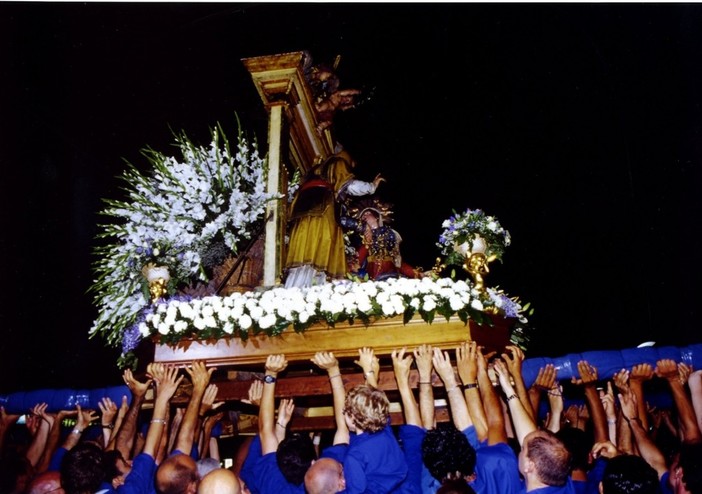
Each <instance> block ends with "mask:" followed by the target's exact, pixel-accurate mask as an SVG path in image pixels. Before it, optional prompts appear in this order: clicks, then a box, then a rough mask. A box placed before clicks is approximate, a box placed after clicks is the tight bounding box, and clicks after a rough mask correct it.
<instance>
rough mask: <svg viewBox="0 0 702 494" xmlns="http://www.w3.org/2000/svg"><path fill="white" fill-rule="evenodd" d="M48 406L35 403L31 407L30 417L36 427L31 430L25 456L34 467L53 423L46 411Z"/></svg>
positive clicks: (44, 446) (39, 458)
mask: <svg viewBox="0 0 702 494" xmlns="http://www.w3.org/2000/svg"><path fill="white" fill-rule="evenodd" d="M48 406H49V405H48V403H37V404H36V405H34V407H32V417H33V419H34V420H35V421H36V427H35V428H34V430H33V432H32V441H31V443H30V444H29V448H28V449H27V453H26V457H27V459H28V460H29V462H30V463H31V464H32V466H33V467H34V468H36V467H37V464H38V463H39V461H40V460H41V458H42V456H43V455H44V451H45V450H46V443H47V440H48V439H49V431H50V430H51V427H52V426H53V425H54V418H53V417H52V416H50V415H49V414H47V413H46V409H47V408H48Z"/></svg>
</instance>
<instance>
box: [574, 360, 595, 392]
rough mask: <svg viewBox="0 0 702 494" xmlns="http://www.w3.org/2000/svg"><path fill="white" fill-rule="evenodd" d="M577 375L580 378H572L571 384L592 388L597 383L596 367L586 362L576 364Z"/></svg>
mask: <svg viewBox="0 0 702 494" xmlns="http://www.w3.org/2000/svg"><path fill="white" fill-rule="evenodd" d="M578 373H579V374H580V378H577V377H575V376H573V377H572V378H571V382H572V383H573V384H577V385H582V386H586V387H587V386H594V385H595V383H596V382H597V367H595V366H594V365H591V364H590V363H589V362H588V361H587V360H581V361H580V362H578Z"/></svg>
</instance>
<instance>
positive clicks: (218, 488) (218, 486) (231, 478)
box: [197, 468, 241, 494]
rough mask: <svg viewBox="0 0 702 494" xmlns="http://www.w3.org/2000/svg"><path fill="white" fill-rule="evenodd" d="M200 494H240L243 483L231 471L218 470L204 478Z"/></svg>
mask: <svg viewBox="0 0 702 494" xmlns="http://www.w3.org/2000/svg"><path fill="white" fill-rule="evenodd" d="M197 492H198V494H239V493H240V492H241V482H240V481H239V477H237V476H236V475H235V474H234V473H233V472H232V471H231V470H227V469H226V468H216V469H214V470H212V471H211V472H210V473H208V474H207V475H205V476H204V477H202V480H200V485H199V486H198V488H197Z"/></svg>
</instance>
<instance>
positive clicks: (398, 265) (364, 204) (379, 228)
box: [356, 199, 422, 281]
mask: <svg viewBox="0 0 702 494" xmlns="http://www.w3.org/2000/svg"><path fill="white" fill-rule="evenodd" d="M356 209H357V211H358V212H357V213H356V217H357V218H358V220H359V227H358V229H359V232H360V234H361V246H360V248H359V249H358V264H359V265H358V269H357V271H358V273H359V274H361V275H365V274H367V275H368V277H369V278H370V279H372V280H376V281H378V280H384V279H387V278H397V277H400V276H403V277H406V278H419V277H421V274H422V271H421V269H415V268H413V267H412V266H410V265H409V264H407V263H406V262H404V261H403V260H402V256H401V255H400V243H401V242H402V237H401V236H400V234H399V233H398V232H397V231H396V230H394V229H392V228H390V226H388V224H387V223H389V222H390V221H391V218H390V216H391V214H392V211H391V210H390V205H388V204H383V203H381V202H380V201H378V200H377V199H374V200H366V201H361V203H360V205H359V206H357V208H356Z"/></svg>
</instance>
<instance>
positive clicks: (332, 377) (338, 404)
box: [329, 367, 350, 444]
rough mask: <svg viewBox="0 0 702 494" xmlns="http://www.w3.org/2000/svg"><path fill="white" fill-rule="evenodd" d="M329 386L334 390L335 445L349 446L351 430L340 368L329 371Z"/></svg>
mask: <svg viewBox="0 0 702 494" xmlns="http://www.w3.org/2000/svg"><path fill="white" fill-rule="evenodd" d="M329 384H330V385H331V388H332V400H333V403H334V420H335V421H336V433H335V434H334V444H347V443H348V442H349V438H350V436H349V429H348V426H347V425H346V420H345V419H344V402H345V401H346V389H344V381H343V380H342V379H341V373H340V372H339V367H336V368H334V369H329Z"/></svg>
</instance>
